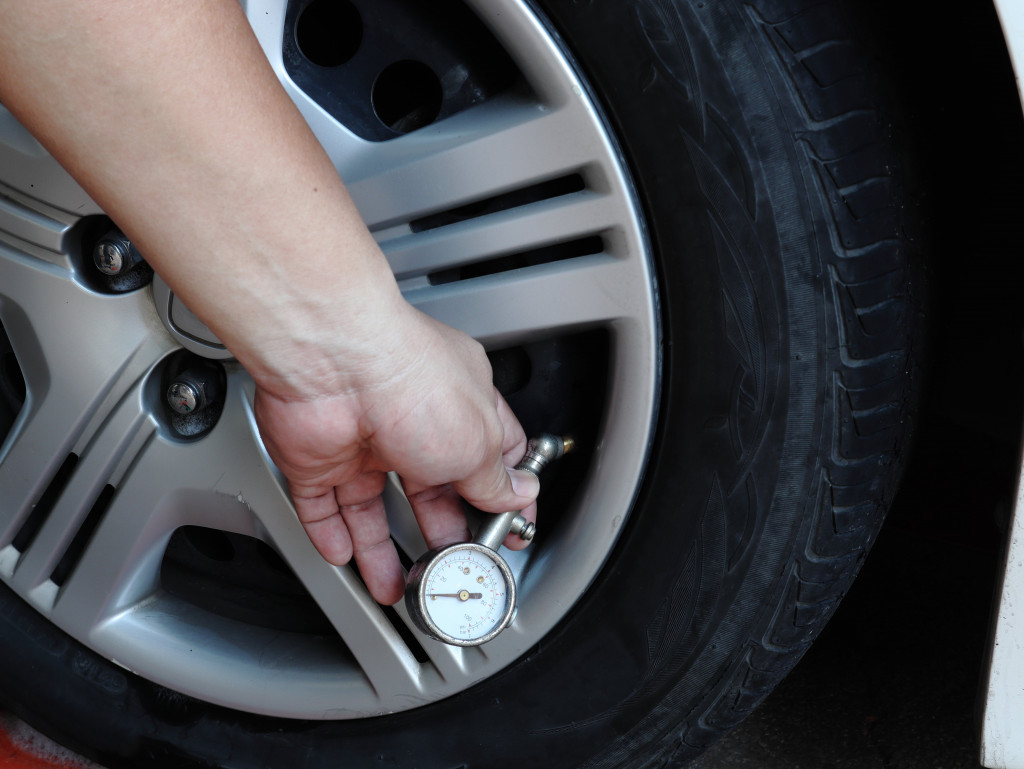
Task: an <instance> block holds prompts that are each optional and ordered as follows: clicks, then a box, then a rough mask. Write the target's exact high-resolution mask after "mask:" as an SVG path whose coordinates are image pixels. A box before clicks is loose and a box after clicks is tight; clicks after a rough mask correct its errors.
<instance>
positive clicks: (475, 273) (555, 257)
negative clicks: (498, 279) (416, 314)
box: [429, 235, 604, 286]
mask: <svg viewBox="0 0 1024 769" xmlns="http://www.w3.org/2000/svg"><path fill="white" fill-rule="evenodd" d="M602 251H604V240H603V239H602V238H601V237H600V236H598V235H591V236H590V237H586V238H578V239H577V240H570V241H568V242H566V243H557V244H555V245H553V246H545V247H544V248H535V249H532V250H530V251H523V252H520V253H518V254H509V255H507V256H501V257H498V258H497V259H488V260H486V261H483V262H474V263H473V264H467V265H464V266H462V267H456V268H455V269H451V270H442V271H440V272H434V273H431V274H430V276H429V278H430V282H431V284H433V285H435V286H436V285H440V284H442V283H454V282H455V281H457V280H469V279H470V278H482V277H483V276H485V275H496V274H498V273H500V272H508V271H509V270H518V269H522V268H523V267H536V266H537V265H540V264H551V263H553V262H562V261H565V260H566V259H575V258H576V257H579V256H590V255H592V254H599V253H601V252H602Z"/></svg>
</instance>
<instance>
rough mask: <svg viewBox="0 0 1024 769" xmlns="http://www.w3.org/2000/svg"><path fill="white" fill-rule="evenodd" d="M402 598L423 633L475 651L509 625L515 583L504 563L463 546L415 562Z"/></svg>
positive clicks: (488, 551)
mask: <svg viewBox="0 0 1024 769" xmlns="http://www.w3.org/2000/svg"><path fill="white" fill-rule="evenodd" d="M406 596H407V601H408V605H409V610H410V613H411V614H412V616H413V619H414V621H415V622H416V623H417V624H418V625H419V626H420V627H421V628H422V629H423V630H424V631H425V632H427V633H429V634H430V635H432V636H433V637H434V638H436V639H437V640H439V641H444V642H445V643H449V644H453V645H455V646H476V645H478V644H482V643H484V642H486V641H489V640H491V639H492V638H494V637H495V636H496V635H498V633H500V632H501V631H502V630H504V629H505V628H506V627H507V626H508V624H509V623H510V622H511V621H512V617H513V616H514V614H515V606H516V583H515V579H514V578H513V576H512V570H511V569H509V567H508V564H507V563H505V559H504V558H502V557H501V556H500V555H498V554H497V553H496V552H494V551H493V550H491V549H490V548H488V547H485V546H484V545H479V544H477V543H475V542H468V543H463V544H457V545H449V546H448V547H445V548H441V549H440V550H432V551H430V552H429V553H427V554H425V555H424V556H423V557H422V558H420V559H419V561H417V562H416V564H415V565H414V566H413V568H412V570H410V572H409V582H408V587H407V592H406Z"/></svg>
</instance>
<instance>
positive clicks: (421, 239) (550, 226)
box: [381, 192, 616, 280]
mask: <svg viewBox="0 0 1024 769" xmlns="http://www.w3.org/2000/svg"><path fill="white" fill-rule="evenodd" d="M615 207H616V206H615V202H614V201H612V200H611V199H610V198H609V197H608V196H604V195H598V194H594V193H587V192H581V193H575V194H572V195H568V196H564V197H560V198H556V199H554V200H546V201H543V202H540V203H534V204H532V205H528V206H523V207H521V208H517V209H513V210H509V211H502V212H500V213H496V214H492V215H490V216H485V217H480V218H477V219H471V220H469V221H466V222H461V223H458V224H453V225H450V226H447V227H440V228H438V229H432V230H428V231H426V232H420V233H415V234H411V235H405V236H400V237H397V238H393V239H391V240H387V241H384V242H383V243H381V246H382V248H383V249H384V253H385V254H386V255H387V257H388V262H389V263H390V264H391V269H392V270H393V271H394V273H395V276H396V277H397V278H398V279H399V280H402V279H404V278H410V277H417V276H420V275H428V274H430V273H434V272H439V271H442V270H446V269H450V268H453V267H460V266H462V265H465V264H471V263H473V262H482V261H486V260H488V259H493V258H496V257H499V256H506V255H509V254H521V253H526V252H529V251H534V250H536V249H540V248H544V247H546V246H551V245H555V244H559V243H565V242H569V241H572V240H576V239H580V238H583V237H587V236H590V235H597V234H599V233H600V232H602V231H603V230H606V229H608V228H609V227H610V226H611V224H612V223H613V222H614V219H613V218H612V217H613V216H614V212H615Z"/></svg>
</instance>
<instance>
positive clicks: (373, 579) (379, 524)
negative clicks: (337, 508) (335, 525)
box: [341, 496, 405, 606]
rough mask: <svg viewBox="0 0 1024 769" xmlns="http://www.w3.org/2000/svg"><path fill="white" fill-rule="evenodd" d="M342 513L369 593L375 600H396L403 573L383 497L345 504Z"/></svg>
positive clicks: (397, 599)
mask: <svg viewBox="0 0 1024 769" xmlns="http://www.w3.org/2000/svg"><path fill="white" fill-rule="evenodd" d="M341 517H342V518H343V519H344V521H345V525H346V526H347V527H348V530H349V534H350V535H351V536H352V551H353V555H354V556H355V560H356V566H358V567H359V574H360V575H361V576H362V578H363V581H364V582H365V583H366V587H367V589H368V590H369V591H370V595H372V596H373V598H374V600H376V601H377V602H378V603H382V604H387V605H389V606H390V605H391V604H395V603H398V602H399V601H400V600H401V599H402V592H403V591H404V589H405V575H404V572H403V571H402V564H401V562H400V561H399V560H398V551H397V550H396V549H395V543H394V542H392V541H391V533H390V531H389V530H388V519H387V516H386V515H385V512H384V501H383V499H382V498H381V497H379V496H378V497H375V498H374V499H372V500H370V501H369V502H367V503H364V504H361V505H345V506H343V507H341Z"/></svg>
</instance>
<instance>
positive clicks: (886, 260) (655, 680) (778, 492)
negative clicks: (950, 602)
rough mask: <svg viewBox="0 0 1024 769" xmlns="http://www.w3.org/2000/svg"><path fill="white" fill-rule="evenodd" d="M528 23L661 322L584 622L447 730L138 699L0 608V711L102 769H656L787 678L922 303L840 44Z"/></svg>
mask: <svg viewBox="0 0 1024 769" xmlns="http://www.w3.org/2000/svg"><path fill="white" fill-rule="evenodd" d="M537 5H538V6H542V9H541V10H542V12H543V14H544V16H545V18H546V19H547V20H549V22H550V24H551V25H552V27H553V29H554V30H556V31H557V33H558V34H559V35H561V37H562V39H563V40H564V42H565V45H566V46H567V48H568V49H569V50H570V51H571V52H572V54H573V55H574V57H575V59H576V60H577V62H578V63H579V66H580V68H581V70H582V72H583V73H584V75H585V77H586V78H587V80H588V82H589V83H590V85H591V87H592V88H593V89H594V92H595V95H596V96H597V98H598V101H599V102H600V103H601V104H602V105H603V106H604V109H605V110H606V113H607V117H608V120H609V122H610V124H611V125H612V127H613V130H614V133H615V135H616V136H617V138H618V141H619V142H620V145H621V147H622V149H623V152H624V153H625V156H626V158H627V159H628V163H629V165H630V167H631V169H632V172H633V175H634V181H635V183H636V185H637V187H638V190H639V193H640V197H641V200H642V201H643V205H644V209H645V214H646V218H647V224H648V226H649V230H650V237H651V240H652V243H653V246H654V250H655V252H656V254H657V257H658V265H659V270H660V274H659V280H660V288H661V292H662V300H663V312H664V316H663V329H664V343H663V356H664V357H663V382H662V392H663V399H662V407H661V413H660V421H659V428H658V433H657V438H656V442H655V445H654V448H653V451H652V454H651V458H650V462H649V466H648V468H647V472H646V480H645V482H644V486H643V489H642V492H641V495H640V498H639V501H638V503H637V505H636V508H635V510H634V511H633V512H632V514H631V519H630V522H629V525H628V529H627V531H626V534H625V535H624V537H623V539H622V541H621V542H620V543H619V545H618V547H617V549H616V551H615V553H614V554H613V557H612V558H611V559H610V561H609V563H608V564H607V566H606V567H605V569H604V570H603V572H602V573H601V575H600V577H599V578H598V580H597V581H596V583H595V584H594V585H593V587H592V588H591V589H590V591H589V592H588V594H587V595H586V596H585V597H584V599H583V600H582V601H581V602H580V604H579V605H578V606H577V608H576V610H575V611H574V612H573V613H572V614H571V615H570V617H569V618H568V619H567V620H566V621H565V622H563V623H562V625H561V626H560V627H559V628H558V629H557V630H556V631H555V632H553V633H551V634H550V636H549V637H548V638H547V639H546V640H545V641H544V642H542V643H541V644H539V645H538V646H537V647H535V648H534V649H533V650H532V651H531V652H530V653H529V654H528V655H526V657H524V658H523V659H522V660H520V661H519V662H518V663H517V664H515V665H513V666H512V667H511V668H509V669H507V670H505V671H504V672H502V673H501V674H499V675H497V676H494V677H492V678H490V679H489V680H487V681H485V682H483V683H481V684H479V685H478V686H476V687H475V688H473V689H471V690H469V691H467V692H465V693H463V694H460V695H458V696H455V697H452V698H449V699H448V700H445V701H442V702H439V703H435V704H433V705H430V706H427V707H424V708H421V709H417V710H412V711H408V712H405V713H401V714H397V715H392V716H386V717H380V718H376V719H369V720H360V721H339V722H294V721H285V720H274V719H270V718H265V717H261V716H253V715H249V714H244V713H238V712H234V711H228V710H225V709H222V708H218V707H216V706H212V705H209V704H207V703H202V702H198V701H195V700H192V699H190V698H188V697H185V696H183V695H180V694H177V693H175V692H172V691H170V690H168V689H165V688H163V687H160V686H157V685H154V684H152V683H150V682H148V681H145V680H143V679H141V678H138V677H136V676H133V675H131V674H129V673H127V672H125V671H124V670H122V669H121V668H119V667H116V666H115V665H112V664H111V663H109V662H108V661H106V660H104V659H102V658H100V657H98V656H97V655H95V654H93V653H92V652H90V651H89V650H87V649H85V648H84V647H82V646H80V645H78V644H77V643H75V642H74V641H72V640H71V639H69V638H67V637H66V636H64V635H63V634H62V633H61V632H59V631H58V630H56V629H55V628H54V627H52V626H51V625H49V624H48V623H47V622H46V621H45V620H43V619H42V618H41V617H39V616H38V615H37V614H35V612H33V611H32V610H31V609H30V608H28V607H27V606H26V605H25V604H23V603H22V602H21V601H20V599H18V598H17V597H15V596H14V595H13V594H12V593H10V592H8V591H7V590H6V589H3V590H0V644H2V654H0V688H2V691H3V693H4V694H3V696H4V701H5V703H6V704H7V705H8V706H9V707H11V708H13V709H14V710H15V711H16V712H18V713H19V714H21V715H23V716H24V717H26V718H28V719H29V720H30V721H31V722H32V723H33V724H35V725H36V726H38V727H39V728H41V729H43V730H44V731H46V732H48V733H51V734H53V735H55V736H57V737H58V738H59V739H60V740H62V741H64V742H66V743H67V744H69V745H70V746H72V747H74V748H76V749H78V750H80V751H82V752H83V753H85V754H86V755H88V756H90V757H92V758H95V759H96V760H98V761H100V762H102V763H103V764H104V765H106V766H110V767H123V766H144V767H147V769H153V768H155V767H174V769H181V767H185V766H220V767H228V766H230V767H246V768H247V769H248V768H251V767H278V766H280V767H331V768H332V769H333V768H334V767H338V766H345V767H381V766H400V767H418V768H419V769H427V768H431V769H452V767H456V766H459V767H487V769H499V768H500V767H515V768H517V769H518V768H519V767H524V766H544V767H570V766H588V767H639V766H675V765H679V764H681V763H684V762H685V761H686V760H688V759H689V758H692V757H694V756H696V755H697V754H699V753H700V752H701V751H702V750H703V749H704V748H706V747H707V746H708V745H709V744H710V743H712V742H713V741H714V740H715V739H716V738H718V737H719V736H721V735H722V734H724V733H725V732H726V731H728V730H729V729H730V728H731V727H733V726H735V725H736V724H737V723H738V722H739V721H740V720H741V719H742V718H743V717H744V716H745V715H746V714H748V713H749V712H750V711H751V710H752V709H753V708H754V707H755V706H756V705H757V704H758V703H759V702H760V701H761V700H762V699H763V698H764V697H765V696H766V694H767V693H768V692H769V691H770V690H771V689H772V688H773V687H774V686H775V685H776V684H777V683H778V682H779V681H780V680H781V678H782V677H783V676H784V675H785V673H786V672H787V671H788V670H789V669H790V668H792V666H793V665H794V664H795V663H796V661H797V660H798V659H799V658H800V656H801V654H802V653H803V652H804V651H805V650H806V649H807V648H808V645H809V644H810V643H811V641H812V640H813V639H814V637H815V636H816V635H817V633H818V632H819V631H820V630H821V628H822V627H823V625H824V624H825V622H826V621H827V619H828V618H829V616H830V615H831V613H832V612H833V610H834V608H835V607H836V605H837V603H838V601H839V600H840V598H841V596H842V595H843V594H844V592H845V591H846V589H847V588H848V586H849V584H850V582H851V581H852V579H853V577H854V576H855V574H856V572H857V570H858V568H859V566H860V564H861V562H862V561H863V558H864V556H865V554H866V552H867V550H868V548H869V547H870V545H871V543H872V541H873V540H874V538H875V535H876V533H877V531H878V528H879V526H880V525H881V522H882V518H883V516H884V512H885V510H886V507H887V505H888V504H889V502H890V501H891V500H892V497H893V495H894V492H895V488H896V484H897V481H898V475H899V468H900V464H901V456H902V452H903V447H904V445H905V441H906V438H907V431H908V426H909V425H910V421H911V420H910V416H911V395H912V389H913V387H912V384H913V383H912V381H911V375H910V372H911V371H912V370H913V369H912V365H913V357H912V354H911V351H912V348H913V343H914V337H915V326H914V324H915V318H916V314H915V312H914V305H913V292H912V291H911V289H912V288H915V287H913V286H911V284H910V275H911V270H910V263H909V258H910V257H909V253H908V250H907V246H906V243H905V242H904V239H903V237H902V232H903V227H904V223H903V222H902V220H901V216H902V207H901V201H900V198H899V186H898V184H897V182H896V180H895V178H894V176H893V175H892V174H893V169H894V168H896V164H895V159H894V158H893V157H892V154H891V150H890V148H889V144H888V141H889V137H888V135H887V133H888V130H887V124H886V121H885V120H884V118H883V117H882V114H881V112H880V110H879V102H878V97H877V88H875V87H874V80H873V77H872V76H870V75H869V73H868V71H867V70H866V68H865V60H864V58H863V55H862V53H861V52H860V51H861V49H859V48H858V47H857V45H856V44H855V41H854V31H855V26H854V25H853V24H851V23H850V22H851V19H849V18H847V17H846V16H845V15H844V14H845V13H846V11H845V10H844V9H843V7H842V6H841V5H840V4H838V3H820V2H819V0H748V1H747V2H743V3H740V2H739V1H738V0H644V1H643V2H634V3H626V2H621V1H618V0H592V1H591V2H579V0H545V2H539V0H538V3H537ZM915 290H916V289H915Z"/></svg>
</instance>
